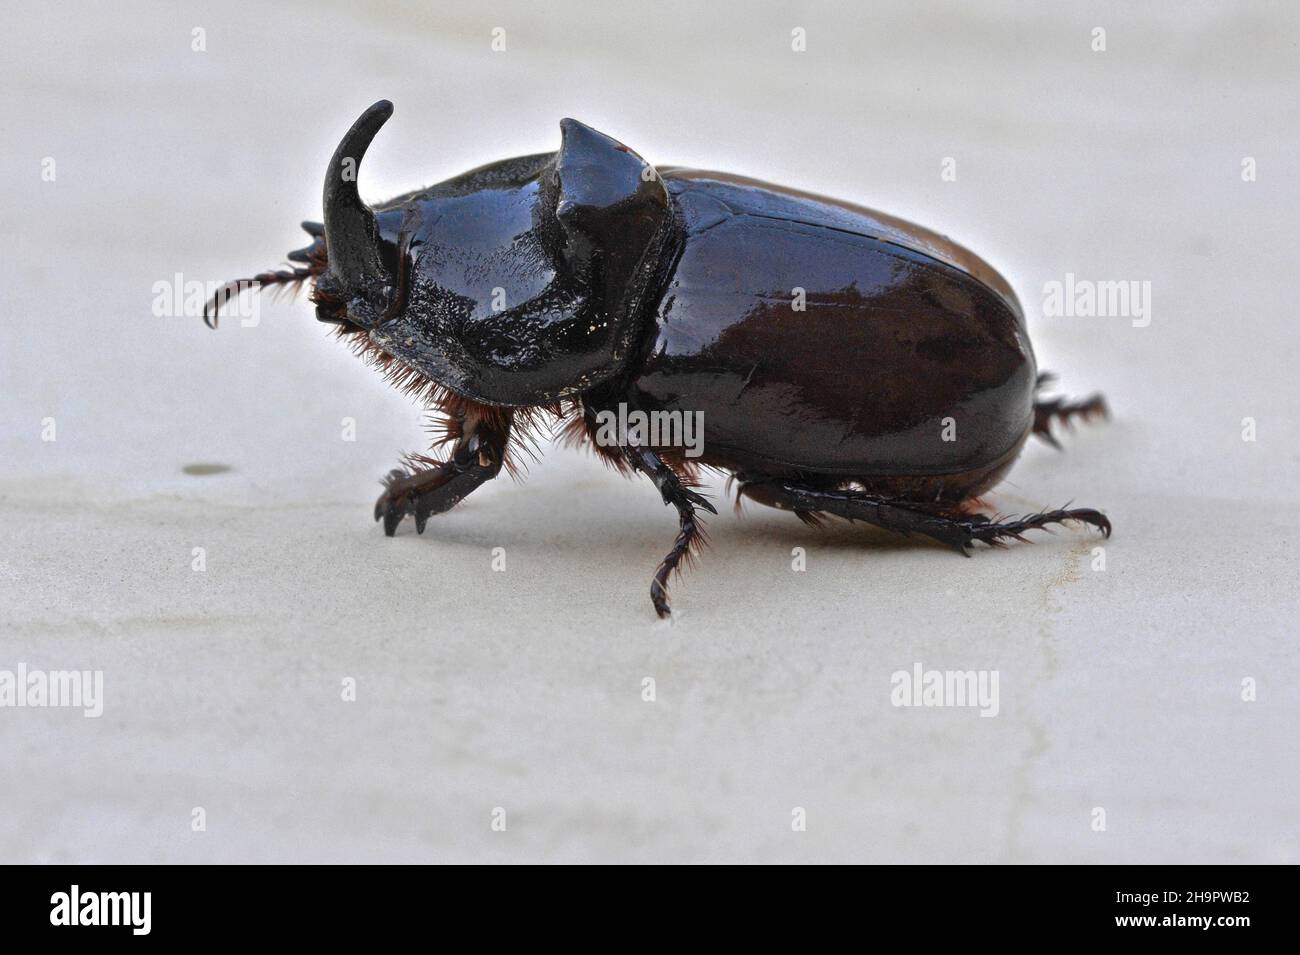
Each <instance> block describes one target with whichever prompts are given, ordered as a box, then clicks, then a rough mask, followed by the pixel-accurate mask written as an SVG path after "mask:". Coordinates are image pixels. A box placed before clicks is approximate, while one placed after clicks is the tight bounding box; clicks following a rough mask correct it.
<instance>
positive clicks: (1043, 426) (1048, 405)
mask: <svg viewBox="0 0 1300 955" xmlns="http://www.w3.org/2000/svg"><path fill="white" fill-rule="evenodd" d="M1055 378H1056V376H1055V375H1053V374H1052V373H1051V372H1043V373H1042V374H1041V375H1039V376H1038V382H1037V384H1036V385H1035V387H1036V388H1039V389H1041V388H1042V387H1043V386H1044V385H1046V384H1048V383H1049V382H1051V381H1054V380H1055ZM1109 417H1110V409H1109V408H1108V407H1107V406H1106V399H1105V397H1103V396H1102V395H1101V394H1100V393H1098V394H1093V395H1089V396H1088V397H1087V398H1083V399H1081V400H1079V401H1070V400H1068V399H1066V398H1046V399H1040V400H1038V401H1035V402H1034V428H1033V431H1034V434H1036V435H1037V436H1038V437H1040V438H1042V439H1043V440H1044V441H1046V442H1047V443H1048V444H1050V445H1051V446H1052V447H1054V448H1056V449H1058V450H1059V449H1060V447H1061V443H1060V442H1059V441H1057V440H1056V436H1055V435H1053V434H1052V423H1053V422H1054V421H1059V422H1060V423H1061V424H1063V425H1065V426H1066V428H1070V427H1072V426H1073V423H1074V419H1075V418H1078V419H1079V420H1081V421H1091V420H1092V419H1093V418H1109Z"/></svg>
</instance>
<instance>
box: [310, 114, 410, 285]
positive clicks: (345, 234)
mask: <svg viewBox="0 0 1300 955" xmlns="http://www.w3.org/2000/svg"><path fill="white" fill-rule="evenodd" d="M392 115H393V104H392V103H390V102H389V101H388V100H386V99H381V100H380V101H379V102H378V103H376V104H375V105H374V106H371V107H370V108H369V109H368V110H366V111H365V112H364V113H362V114H361V118H360V119H358V120H357V121H356V122H355V123H353V124H352V128H351V129H349V130H348V131H347V135H345V136H344V137H343V141H342V142H340V143H339V148H338V149H336V150H334V158H332V159H331V160H330V165H329V170H328V171H327V172H326V173H325V195H324V205H325V248H326V254H327V255H328V257H329V268H330V272H332V273H333V275H334V276H335V277H336V278H337V279H339V280H340V281H341V282H343V283H345V284H346V285H348V286H350V287H352V288H363V287H365V286H367V285H371V284H373V283H375V282H378V281H382V280H383V279H384V278H385V273H384V267H383V263H382V262H381V261H380V258H379V236H378V232H377V231H376V229H375V214H374V213H373V212H371V211H370V207H369V206H367V205H366V204H365V203H364V202H362V201H361V196H360V194H358V192H357V177H358V175H359V174H360V172H361V159H362V157H363V156H365V154H366V149H367V148H368V147H369V146H370V141H371V140H372V139H374V138H375V133H377V132H379V127H381V126H383V125H384V123H386V122H388V117H390V116H392Z"/></svg>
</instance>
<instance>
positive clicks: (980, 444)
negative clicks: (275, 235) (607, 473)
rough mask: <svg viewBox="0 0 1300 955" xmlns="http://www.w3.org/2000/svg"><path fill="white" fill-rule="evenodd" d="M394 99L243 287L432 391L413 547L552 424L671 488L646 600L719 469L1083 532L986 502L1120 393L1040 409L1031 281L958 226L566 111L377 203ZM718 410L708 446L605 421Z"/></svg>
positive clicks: (766, 491) (963, 538)
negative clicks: (374, 178) (313, 214)
mask: <svg viewBox="0 0 1300 955" xmlns="http://www.w3.org/2000/svg"><path fill="white" fill-rule="evenodd" d="M392 112H393V107H392V104H391V103H389V102H388V101H386V100H381V101H380V102H378V103H376V104H374V105H373V106H371V107H370V108H369V109H367V110H366V111H365V112H364V113H363V114H362V115H361V117H360V118H359V119H358V120H357V121H356V122H355V123H354V124H353V125H352V127H351V128H350V129H349V130H348V132H347V134H346V135H345V136H344V137H343V140H342V141H341V142H340V143H339V146H338V148H337V149H336V150H335V152H334V155H333V157H332V158H331V160H330V163H329V167H328V171H327V173H326V177H325V187H324V196H323V205H324V217H323V218H324V222H323V223H315V222H305V223H303V228H304V229H305V230H306V231H307V233H308V234H309V236H310V237H311V239H312V242H311V244H310V245H308V246H307V247H305V248H303V249H299V250H297V251H295V252H291V253H290V254H289V260H290V262H291V263H293V264H292V266H291V267H290V268H287V269H281V270H278V271H271V272H264V273H262V274H260V275H257V276H255V277H254V278H253V279H251V280H241V281H240V282H238V283H229V284H228V285H227V286H226V287H225V288H224V289H222V290H221V292H219V293H218V295H217V296H214V298H213V300H212V301H211V302H209V303H208V304H207V306H205V309H204V319H205V321H207V322H208V324H209V325H211V326H212V327H216V323H217V315H218V313H219V309H220V306H221V303H222V301H224V300H225V298H227V297H228V296H229V295H230V294H233V293H234V292H237V291H238V290H239V289H241V288H243V287H245V285H246V284H249V283H251V284H253V285H255V286H257V287H262V286H274V285H300V284H301V283H303V282H305V281H310V282H311V283H312V286H313V287H312V293H311V294H312V300H313V302H314V303H315V305H316V317H317V318H318V319H319V320H320V321H322V322H326V323H329V324H332V325H335V326H337V328H338V330H339V334H340V335H341V337H343V338H344V339H345V340H347V341H349V342H351V343H352V344H353V345H354V347H355V348H356V349H357V351H358V352H359V353H360V354H362V355H363V356H365V357H366V358H368V359H369V360H371V361H372V362H373V363H375V364H376V365H377V366H378V367H379V368H381V369H382V370H383V371H384V372H385V373H386V375H387V377H388V379H389V380H390V381H391V382H393V383H394V384H396V385H398V386H400V387H403V388H405V389H407V390H408V391H410V392H412V393H414V394H417V395H419V396H420V397H421V398H422V399H423V400H424V401H425V402H427V404H428V405H429V406H430V408H431V409H432V410H433V411H434V412H435V413H436V414H437V416H438V424H439V426H440V427H441V429H442V438H441V442H440V443H442V442H445V443H447V444H449V445H450V448H449V451H448V453H447V454H446V456H445V459H442V458H435V457H431V456H426V455H408V456H407V458H406V459H405V460H404V462H403V466H402V467H399V468H396V469H394V470H392V471H390V472H389V473H388V475H387V476H386V477H385V478H384V480H383V485H384V490H383V493H382V494H381V495H380V497H379V500H378V501H377V502H376V504H375V508H374V517H375V520H376V521H382V522H383V527H384V532H385V533H386V534H387V535H389V536H392V535H393V534H395V533H396V531H397V528H398V526H399V524H400V523H401V522H402V520H403V519H404V518H405V517H408V516H409V517H411V518H412V519H413V521H414V524H415V528H416V531H417V532H419V533H423V531H424V528H425V525H426V522H427V521H428V519H429V517H430V516H432V515H434V514H439V513H442V512H444V511H446V510H448V509H449V508H451V507H453V506H454V505H456V504H457V503H459V502H460V501H461V500H462V499H463V498H464V497H465V496H466V495H468V494H470V493H471V492H472V491H473V490H474V489H475V488H477V487H479V486H480V485H481V484H483V483H484V482H486V481H488V480H491V479H492V478H495V477H496V476H497V475H498V474H499V473H500V472H501V470H502V469H503V468H506V469H507V470H511V469H513V468H514V467H515V466H516V465H517V464H518V463H519V462H518V457H519V453H520V452H521V451H524V452H527V451H528V449H529V441H530V438H531V436H532V435H533V434H534V433H535V431H536V429H537V427H539V423H540V422H544V421H547V420H549V421H550V422H551V424H552V426H554V425H555V423H556V422H557V421H558V422H560V423H561V427H560V429H559V431H560V433H563V434H565V435H567V436H568V437H569V438H570V439H573V440H576V441H579V442H590V443H591V444H592V446H593V447H594V448H595V450H596V451H597V452H598V453H599V454H600V455H601V457H602V458H603V459H604V460H605V461H606V462H607V463H609V464H611V465H613V466H614V467H615V468H617V469H618V470H620V471H622V472H624V473H627V474H641V475H644V476H645V477H648V478H649V479H650V480H651V481H653V483H654V485H655V487H656V488H657V489H658V491H659V494H660V495H661V497H662V499H663V502H664V503H665V504H666V505H668V506H671V507H673V508H674V509H675V510H676V512H677V517H678V528H679V530H678V534H677V538H676V540H675V542H674V544H673V547H672V549H671V550H670V551H669V553H668V555H667V556H666V557H665V558H664V559H663V561H662V562H661V563H660V564H659V566H658V568H657V569H656V570H655V573H654V575H653V578H652V581H651V585H650V596H651V600H652V602H653V605H654V608H655V611H656V612H657V613H658V614H659V615H660V616H661V617H664V616H667V615H668V614H669V612H670V611H669V605H668V592H667V588H668V580H669V577H670V575H672V573H673V572H674V571H677V570H679V569H680V567H681V565H682V564H683V561H686V560H687V559H688V558H689V557H691V556H692V554H693V551H694V549H695V548H696V545H698V544H699V543H701V542H702V539H703V530H702V525H701V520H700V518H699V517H698V513H697V512H698V511H700V510H704V511H708V512H709V513H713V514H716V513H717V511H716V509H715V508H714V506H713V505H712V504H711V503H710V501H709V500H708V499H707V498H706V497H705V496H704V495H703V494H701V493H700V490H699V487H700V484H699V476H700V469H701V468H708V469H712V470H714V471H718V472H722V473H728V474H730V476H731V477H730V479H729V482H728V483H729V484H730V483H731V480H734V481H735V482H737V494H736V507H737V509H739V507H740V502H741V500H742V499H749V500H751V501H754V502H757V503H761V504H766V505H769V506H771V507H774V508H779V509H783V510H787V511H791V512H793V513H794V514H795V515H796V516H797V517H799V518H801V519H802V520H804V521H805V522H807V523H811V524H818V523H820V522H821V520H822V519H823V518H825V517H827V516H831V517H838V518H845V519H848V520H850V521H864V522H866V523H868V524H873V525H876V526H878V527H881V528H885V529H887V530H890V531H894V532H898V533H901V534H905V535H907V534H920V535H923V536H925V537H929V538H931V539H933V540H935V541H938V542H939V543H940V544H944V545H947V546H948V547H951V548H953V549H955V550H957V551H958V552H960V553H962V554H965V555H966V556H969V549H970V547H971V546H972V545H974V544H976V543H984V544H988V545H1000V544H1002V543H1004V542H1006V541H1008V540H1010V539H1018V540H1023V539H1024V538H1023V536H1022V535H1023V534H1024V532H1026V531H1028V530H1031V529H1036V528H1043V527H1046V526H1047V525H1050V524H1059V523H1062V522H1065V521H1078V522H1082V523H1083V524H1085V525H1089V526H1091V527H1093V528H1095V529H1097V530H1099V531H1100V532H1101V533H1102V534H1104V535H1106V536H1109V535H1110V532H1111V524H1110V521H1109V520H1108V519H1107V518H1106V517H1105V515H1103V514H1102V513H1101V512H1100V511H1097V510H1094V509H1091V508H1062V509H1057V510H1048V511H1042V512H1039V513H1035V514H1028V515H1025V516H1023V517H1019V518H1014V519H995V518H990V517H988V516H986V515H983V514H980V513H978V512H977V510H976V507H977V506H978V498H979V495H981V494H982V493H983V492H985V491H987V490H988V489H989V488H991V487H993V486H994V485H995V484H996V483H998V481H999V480H1001V478H1002V477H1003V475H1005V474H1006V472H1007V470H1008V469H1009V468H1010V467H1011V465H1012V463H1013V462H1014V460H1015V459H1016V457H1017V456H1018V455H1019V453H1020V451H1021V448H1022V447H1023V446H1024V444H1025V442H1026V440H1027V439H1028V437H1029V435H1031V434H1035V435H1038V436H1040V437H1042V438H1044V439H1046V440H1048V441H1049V442H1051V443H1053V444H1056V441H1055V439H1054V438H1053V435H1052V426H1053V423H1055V422H1065V423H1067V424H1068V423H1069V422H1070V421H1071V420H1072V419H1075V418H1085V419H1086V418H1090V417H1093V416H1097V415H1105V414H1106V405H1105V402H1104V399H1103V398H1102V397H1101V396H1100V395H1094V396H1092V397H1091V398H1089V399H1086V400H1083V401H1076V402H1070V401H1066V400H1064V399H1060V398H1057V399H1052V400H1042V399H1040V398H1039V389H1040V388H1041V387H1042V386H1043V385H1044V384H1045V382H1046V381H1047V380H1048V376H1040V375H1039V374H1038V371H1037V365H1036V362H1035V357H1034V351H1033V348H1032V347H1031V345H1030V342H1029V338H1028V335H1027V333H1026V329H1025V317H1024V311H1023V309H1022V308H1021V305H1020V302H1019V300H1018V299H1017V298H1016V295H1015V292H1014V291H1013V290H1012V288H1011V286H1010V284H1009V283H1008V282H1007V280H1006V279H1004V278H1003V277H1002V276H1001V275H999V274H998V273H997V272H996V271H995V270H994V269H993V268H992V267H991V266H989V265H988V264H987V263H986V262H985V261H984V260H983V259H981V258H979V257H978V256H976V255H975V254H973V253H972V252H970V251H969V250H967V249H965V248H963V247H962V246H960V245H958V244H956V243H955V242H953V241H951V240H950V239H948V238H947V237H945V236H942V235H939V234H938V233H935V232H932V231H930V230H928V229H925V228H922V227H920V226H917V225H913V224H911V223H908V222H905V221H903V220H901V219H898V218H895V217H893V216H889V215H885V214H883V213H880V212H875V211H873V210H871V209H867V208H864V207H862V206H857V205H852V204H849V203H845V202H840V201H838V200H834V199H829V198H825V197H822V196H818V195H814V194H811V193H806V192H802V191H798V190H793V189H787V188H783V187H780V186H775V185H771V184H768V183H764V182H760V181H757V180H751V179H745V178H742V177H738V176H733V175H728V174H722V173H715V172H705V171H699V170H694V169H685V168H679V167H672V166H660V167H653V166H651V165H649V164H648V163H646V162H645V160H643V159H642V158H641V157H640V156H639V155H638V154H637V153H635V152H633V151H632V150H631V149H629V148H628V147H627V146H625V145H623V144H622V143H620V142H618V141H616V140H614V139H612V138H610V137H609V136H606V135H605V134H603V133H600V132H597V131H596V130H594V129H592V128H590V127H588V126H585V125H583V124H582V123H579V122H577V121H575V120H572V119H565V120H563V121H561V123H560V135H561V144H560V148H559V150H558V151H556V152H550V153H540V154H534V155H528V156H521V157H518V158H514V159H506V160H503V161H500V162H494V163H489V164H488V165H485V166H480V167H478V168H477V169H473V170H471V171H469V172H466V173H464V174H462V175H460V176H457V177H455V178H453V179H449V180H447V181H445V182H442V183H439V184H438V185H435V186H431V187H429V188H426V189H422V190H418V191H415V192H410V193H407V194H405V195H402V196H399V197H397V198H395V199H392V200H390V201H388V202H385V203H381V204H379V205H376V206H374V207H371V206H368V205H367V204H366V203H365V202H363V201H362V200H361V198H360V195H359V193H358V189H357V172H358V170H359V166H360V163H361V160H362V158H363V156H364V155H365V153H366V150H367V148H368V147H369V146H370V143H371V141H372V140H373V139H374V137H375V135H376V133H378V131H379V129H380V127H381V126H383V124H384V123H385V122H386V121H387V120H388V118H389V117H390V116H391V115H392ZM629 409H630V410H631V411H633V412H638V413H641V414H642V415H646V414H652V413H654V414H661V415H662V414H665V413H666V414H668V415H672V414H681V415H699V416H701V420H702V423H703V445H702V453H701V454H700V455H699V456H698V457H691V456H688V454H687V453H686V452H685V451H684V450H683V448H682V447H681V446H680V445H679V444H675V443H672V442H667V441H664V440H663V436H662V435H660V436H659V437H658V438H657V439H655V438H654V436H653V433H652V434H651V436H650V437H647V433H646V431H645V429H636V428H633V429H624V430H623V432H620V433H618V434H615V435H613V436H612V437H611V436H610V435H609V434H608V433H607V429H603V428H602V424H604V423H608V421H609V420H610V419H609V418H608V415H610V414H612V413H614V411H615V410H618V411H619V413H621V414H624V415H625V416H626V414H627V413H628V411H629Z"/></svg>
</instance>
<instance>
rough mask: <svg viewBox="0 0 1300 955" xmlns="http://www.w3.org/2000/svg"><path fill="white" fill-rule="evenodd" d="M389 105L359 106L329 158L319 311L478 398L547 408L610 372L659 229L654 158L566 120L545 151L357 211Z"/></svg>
mask: <svg viewBox="0 0 1300 955" xmlns="http://www.w3.org/2000/svg"><path fill="white" fill-rule="evenodd" d="M390 115H392V105H391V104H390V103H388V102H386V101H384V102H380V103H376V104H375V105H374V106H372V107H370V109H368V110H367V111H366V112H365V113H364V114H362V116H361V118H360V119H358V120H357V121H356V123H354V124H353V126H352V128H351V129H350V130H348V133H347V135H346V136H344V137H343V141H342V142H341V143H340V144H339V147H338V149H337V150H335V153H334V156H333V158H332V159H331V160H330V165H329V171H328V173H327V175H326V179H325V195H324V204H325V226H324V244H325V251H326V255H327V262H328V265H327V268H326V270H325V271H324V272H323V274H321V275H319V276H318V277H317V282H316V292H315V299H316V301H317V304H318V307H317V316H318V317H319V318H320V319H321V320H322V321H329V322H336V323H340V324H344V325H347V326H351V327H352V328H353V330H355V331H356V332H358V333H363V334H366V335H368V336H369V339H370V342H371V343H373V344H374V345H375V346H376V347H377V348H379V349H380V350H381V351H382V352H385V353H387V354H389V355H392V356H393V357H394V358H396V359H397V361H398V362H399V363H400V364H401V365H403V366H405V367H406V368H409V369H411V370H413V371H414V372H416V373H417V374H419V375H421V376H423V377H425V378H428V379H431V380H432V381H435V382H437V383H438V384H441V385H444V386H446V387H448V388H450V389H451V390H453V391H456V392H458V393H460V394H462V395H465V396H466V397H469V398H473V399H476V400H479V401H483V402H487V403H490V404H500V405H532V404H544V403H550V402H553V401H555V400H557V399H559V398H562V397H565V396H567V395H571V394H575V393H577V392H580V391H582V390H585V389H586V388H589V387H591V386H593V385H595V384H597V383H599V382H601V381H603V380H606V379H608V378H610V377H612V376H614V375H615V374H617V373H618V372H619V371H621V370H622V369H623V368H624V367H625V366H626V364H627V362H628V360H629V358H630V357H631V355H632V354H633V353H634V351H635V348H636V346H637V344H638V342H639V341H640V338H641V336H642V334H643V325H642V322H641V321H640V318H641V312H642V309H641V306H642V304H643V302H644V300H645V297H646V295H647V293H648V292H649V291H650V290H651V289H652V288H653V287H654V285H655V283H656V282H657V281H658V280H659V278H660V277H661V269H662V263H661V260H662V259H663V258H664V256H665V255H666V254H667V253H666V250H667V249H668V247H669V237H670V233H671V231H672V221H673V219H672V213H671V211H670V204H669V200H668V195H667V192H666V190H665V189H664V187H663V184H662V183H661V182H660V181H659V180H658V178H657V177H656V176H655V175H654V172H653V168H652V167H649V166H647V164H646V163H645V162H644V161H643V160H642V159H641V158H640V157H639V156H638V155H637V154H636V153H634V152H632V151H631V150H630V149H628V148H627V147H626V146H623V145H622V144H620V143H618V142H616V141H615V140H613V139H611V138H610V137H608V136H606V135H604V134H603V133H599V132H597V131H596V130H594V129H591V128H589V127H587V126H584V125H583V124H582V123H579V122H577V121H575V120H571V119H566V120H563V121H562V122H561V124H560V131H561V138H562V143H561V147H560V150H559V151H558V152H556V153H549V154H542V155H537V156H525V157H522V158H520V159H513V160H506V161H505V162H499V163H493V164H491V165H488V166H483V167H481V168H479V169H476V170H473V171H471V172H468V173H465V174H464V175H462V176H458V177H456V178H455V179H452V180H449V181H447V182H444V183H441V184H439V185H436V186H433V187H431V188H429V189H425V190H422V191H419V192H415V193H411V194H409V195H406V196H402V197H400V198H398V199H394V200H392V201H391V202H388V203H384V204H381V205H379V206H377V207H376V208H374V209H371V208H370V207H368V206H366V204H365V203H363V202H362V201H361V199H360V197H359V195H358V193H357V183H356V172H357V170H358V169H359V167H360V163H361V158H362V156H363V155H364V153H365V150H366V147H367V146H369V144H370V142H371V140H372V139H373V138H374V136H375V133H376V132H378V130H379V127H380V126H382V125H383V123H384V122H385V121H386V120H387V119H388V117H389V116H390Z"/></svg>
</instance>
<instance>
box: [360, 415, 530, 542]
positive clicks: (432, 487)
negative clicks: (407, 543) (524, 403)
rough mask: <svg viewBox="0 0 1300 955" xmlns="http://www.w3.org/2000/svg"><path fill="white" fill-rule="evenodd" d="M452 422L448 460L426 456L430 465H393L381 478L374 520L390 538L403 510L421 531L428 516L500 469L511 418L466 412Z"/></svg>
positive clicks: (421, 531) (463, 494)
mask: <svg viewBox="0 0 1300 955" xmlns="http://www.w3.org/2000/svg"><path fill="white" fill-rule="evenodd" d="M457 425H458V430H459V433H460V437H459V438H458V439H457V441H456V443H455V445H454V446H453V448H452V452H451V457H450V458H449V459H448V460H447V461H443V462H436V461H430V462H428V463H429V464H430V467H428V468H425V469H422V470H404V469H401V468H398V469H394V470H392V471H390V472H388V476H387V477H386V478H384V493H383V494H381V495H379V500H377V501H376V502H375V520H380V519H381V518H382V519H383V522H384V533H385V534H387V535H388V536H389V537H392V536H393V535H394V534H395V533H397V525H398V524H400V523H401V522H402V518H403V517H405V516H406V515H408V514H410V515H411V516H413V517H414V518H415V530H416V532H417V533H419V534H423V533H424V525H425V522H427V521H428V519H429V517H430V516H431V515H433V514H441V513H442V512H443V511H448V510H451V508H453V507H455V506H456V505H457V504H459V503H460V501H461V500H462V499H463V498H465V497H467V496H468V495H469V494H470V493H471V492H472V491H473V490H474V489H475V488H477V487H478V486H479V485H480V484H483V483H484V482H485V481H489V480H491V479H492V478H494V477H496V476H497V475H498V474H499V473H500V472H501V465H502V463H503V462H504V461H505V454H506V444H507V443H508V442H509V440H510V419H509V418H508V417H507V418H504V419H503V420H502V421H494V422H492V423H489V422H487V421H486V420H484V419H483V418H481V417H479V416H478V415H476V414H475V413H474V412H472V411H471V412H464V413H462V414H460V415H458V416H457ZM420 460H421V461H424V460H425V459H420Z"/></svg>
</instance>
